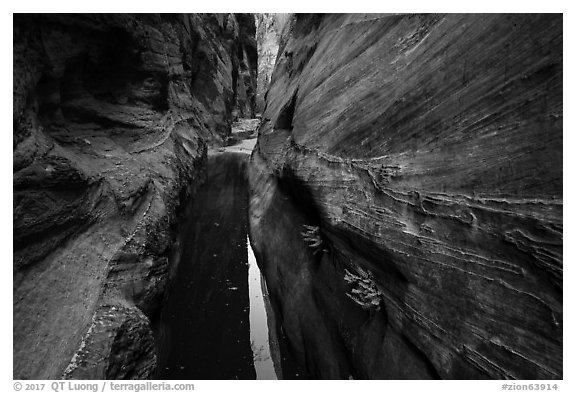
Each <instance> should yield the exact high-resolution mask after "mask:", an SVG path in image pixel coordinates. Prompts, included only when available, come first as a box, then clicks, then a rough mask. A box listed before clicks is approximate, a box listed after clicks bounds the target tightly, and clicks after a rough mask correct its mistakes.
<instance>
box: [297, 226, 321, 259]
mask: <svg viewBox="0 0 576 393" xmlns="http://www.w3.org/2000/svg"><path fill="white" fill-rule="evenodd" d="M303 227H304V231H302V232H300V234H301V235H302V237H303V238H304V241H305V242H306V243H308V247H310V248H311V249H312V250H314V251H313V252H312V254H313V255H316V254H317V253H318V252H319V251H326V250H325V249H323V247H322V245H323V242H322V235H321V234H320V227H316V226H313V225H303Z"/></svg>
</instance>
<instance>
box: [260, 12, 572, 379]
mask: <svg viewBox="0 0 576 393" xmlns="http://www.w3.org/2000/svg"><path fill="white" fill-rule="evenodd" d="M562 116H563V115H562V17H561V16H559V15H360V14H354V15H301V14H299V15H296V16H294V18H293V19H292V20H291V21H290V24H289V26H287V27H286V29H285V36H283V37H282V39H281V42H280V45H279V55H278V59H277V61H276V68H275V70H274V73H273V75H272V78H271V82H270V88H269V91H268V94H267V101H266V110H265V112H264V113H263V115H262V121H263V123H262V126H261V128H260V130H259V137H258V143H257V145H256V149H255V151H254V153H253V154H252V158H251V164H250V168H249V172H250V188H251V200H250V225H251V235H250V238H251V240H252V243H253V248H254V251H255V254H256V256H257V258H258V263H259V265H260V268H261V270H262V272H263V273H264V275H265V277H266V283H267V287H268V290H269V293H270V300H271V302H272V304H273V305H274V308H275V310H276V314H277V318H278V319H279V321H280V322H279V325H280V326H281V328H282V331H283V334H284V335H285V336H286V338H287V340H288V342H289V344H290V351H289V354H288V356H291V357H293V358H294V360H295V361H296V362H297V363H298V364H299V365H301V366H302V367H303V369H304V370H305V371H306V372H307V374H308V377H310V378H342V379H349V377H350V376H352V377H353V378H354V379H362V378H383V379H385V378H391V379H404V378H409V379H415V378H425V379H432V378H457V379H459V378H464V379H470V378H471V379H484V378H520V379H556V378H562V376H563V375H562V331H563V313H562V300H563V299H562V228H563V222H562V209H563V204H562ZM316 227H317V228H319V230H318V231H317V232H314V237H315V239H314V240H315V241H314V243H313V244H321V245H322V250H321V251H318V250H317V249H318V247H310V242H309V241H306V240H307V238H306V236H303V235H302V233H303V232H304V233H307V232H306V228H316ZM310 236H311V235H308V239H309V238H310ZM316 237H317V238H318V239H316ZM317 240H320V241H317ZM347 271H349V272H357V273H354V275H356V276H357V277H359V278H358V280H356V282H354V283H350V282H347V280H346V277H348V279H349V280H350V275H348V276H347V273H346V272H347ZM359 272H366V273H365V275H366V277H363V279H361V278H362V277H361V276H362V274H360V273H359ZM349 280H348V281H349ZM362 282H363V283H364V284H365V286H366V287H367V288H364V289H362V288H360V286H361V283H362ZM352 284H353V285H352ZM354 291H356V292H354ZM362 291H364V292H362ZM362 293H364V295H362ZM366 294H368V295H369V296H368V295H366ZM368 297H369V298H370V299H368ZM374 297H378V299H377V300H376V299H373V298H374ZM354 299H357V300H358V299H360V300H361V303H366V304H367V303H368V300H370V302H372V300H376V303H377V307H376V306H375V307H361V305H359V304H358V302H356V301H354Z"/></svg>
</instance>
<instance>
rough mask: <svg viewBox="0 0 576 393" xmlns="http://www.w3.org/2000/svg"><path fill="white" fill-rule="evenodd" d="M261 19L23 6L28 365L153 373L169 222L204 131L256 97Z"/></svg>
mask: <svg viewBox="0 0 576 393" xmlns="http://www.w3.org/2000/svg"><path fill="white" fill-rule="evenodd" d="M254 31H255V25H254V20H253V18H251V17H250V16H247V15H232V14H218V15H210V14H203V15H161V16H160V15H128V14H122V15H96V14H92V15H56V14H51V15H15V17H14V92H13V94H14V168H13V169H14V289H13V294H14V305H13V321H14V333H13V334H14V363H13V367H14V369H13V370H14V378H15V379H26V378H39V379H54V378H60V377H65V378H98V379H104V378H146V377H148V376H150V375H152V373H153V372H154V369H155V362H156V360H155V353H154V340H153V336H152V332H151V330H150V324H149V318H150V317H151V316H152V315H153V314H154V313H155V312H156V311H157V309H158V305H159V302H160V299H161V297H162V295H163V290H164V286H165V281H166V280H165V278H166V273H167V270H168V265H169V252H170V250H169V246H170V238H171V227H173V224H174V222H175V218H176V213H177V207H178V206H179V204H180V203H181V202H182V201H183V200H185V199H186V198H188V197H189V196H191V195H192V194H193V192H194V190H195V189H196V188H197V186H198V184H199V183H200V181H201V180H202V177H203V173H202V169H203V166H204V164H205V160H206V142H205V141H208V142H210V143H216V144H217V143H222V139H223V137H225V136H227V135H228V134H230V126H231V123H232V121H233V117H234V111H241V110H245V111H252V112H253V111H254V102H255V98H254V94H255V88H254V86H255V77H256V75H255V62H254V61H253V60H254V59H253V58H254V56H255V51H256V49H255V41H254V36H253V35H254ZM247 32H248V33H247ZM250 32H252V39H251V40H248V39H247V38H246V37H248V35H249V34H250ZM246 56H252V60H251V61H252V63H250V64H254V67H250V66H246V69H247V70H248V71H247V72H248V74H245V73H243V70H242V69H241V66H240V65H241V64H244V63H246V64H248V63H249V62H248V60H246ZM240 76H241V77H240ZM238 91H243V92H244V95H243V98H242V97H239V96H238ZM247 97H248V98H247ZM239 105H242V107H243V109H240V108H239V107H238V106H239Z"/></svg>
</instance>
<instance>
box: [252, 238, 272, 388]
mask: <svg viewBox="0 0 576 393" xmlns="http://www.w3.org/2000/svg"><path fill="white" fill-rule="evenodd" d="M247 242H248V264H249V267H248V288H249V294H250V345H251V347H252V352H253V353H254V368H255V369H256V378H257V379H278V377H277V376H276V372H275V370H274V363H273V361H272V355H271V351H270V342H269V335H268V319H267V315H266V307H265V305H264V293H263V291H262V286H263V285H264V282H263V280H262V278H261V274H260V269H259V268H258V265H257V263H256V258H255V256H254V252H253V251H252V246H251V245H250V240H249V239H247Z"/></svg>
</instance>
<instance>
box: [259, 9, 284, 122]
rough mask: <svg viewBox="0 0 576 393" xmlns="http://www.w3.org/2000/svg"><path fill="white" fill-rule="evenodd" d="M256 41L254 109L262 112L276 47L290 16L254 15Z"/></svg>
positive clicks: (276, 52)
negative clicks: (256, 70) (256, 83)
mask: <svg viewBox="0 0 576 393" xmlns="http://www.w3.org/2000/svg"><path fill="white" fill-rule="evenodd" d="M254 17H255V19H256V41H257V46H258V87H257V94H256V108H257V110H258V111H259V112H262V111H263V110H264V104H265V101H266V98H265V96H266V91H268V86H269V85H270V78H271V77H272V71H274V64H275V63H276V56H277V55H278V45H279V43H280V36H281V33H282V29H283V27H284V26H285V25H286V22H287V21H288V20H289V18H290V14H255V16H254Z"/></svg>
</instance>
